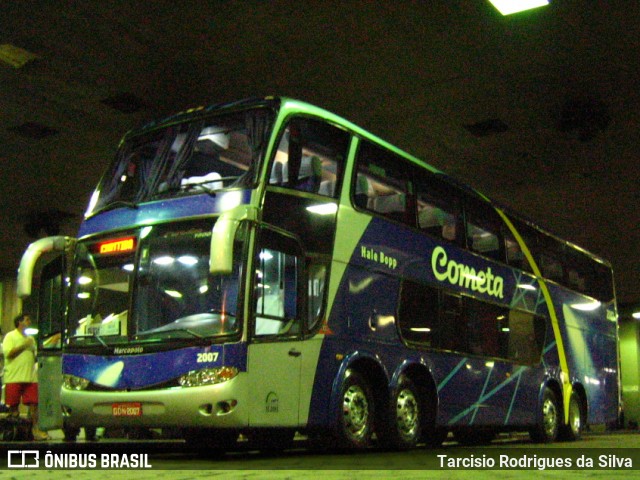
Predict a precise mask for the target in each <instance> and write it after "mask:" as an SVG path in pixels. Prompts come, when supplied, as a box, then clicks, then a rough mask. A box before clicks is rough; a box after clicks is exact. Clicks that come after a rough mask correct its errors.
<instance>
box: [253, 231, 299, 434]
mask: <svg viewBox="0 0 640 480" xmlns="http://www.w3.org/2000/svg"><path fill="white" fill-rule="evenodd" d="M259 245H260V246H259V247H258V249H257V252H258V255H257V256H256V259H255V261H254V262H255V263H254V264H255V265H256V268H255V277H254V282H255V283H254V289H253V290H254V297H253V299H252V305H253V307H252V316H251V317H252V319H251V320H252V321H251V322H250V335H249V336H250V344H249V349H248V366H247V369H248V375H249V379H250V387H249V390H250V392H251V394H250V398H249V404H250V408H249V424H250V425H251V426H254V427H255V426H277V427H285V426H296V425H298V413H299V403H300V373H301V365H302V364H303V361H304V353H305V352H304V347H305V345H304V343H303V342H302V336H301V334H302V323H303V322H302V318H303V312H304V311H305V309H304V298H305V292H304V288H303V284H304V283H303V275H304V257H303V255H302V248H301V247H300V245H299V244H298V242H297V241H295V240H294V239H292V238H290V237H286V236H283V235H279V234H277V233H275V232H272V231H270V230H267V229H263V230H262V232H261V233H260V235H259Z"/></svg>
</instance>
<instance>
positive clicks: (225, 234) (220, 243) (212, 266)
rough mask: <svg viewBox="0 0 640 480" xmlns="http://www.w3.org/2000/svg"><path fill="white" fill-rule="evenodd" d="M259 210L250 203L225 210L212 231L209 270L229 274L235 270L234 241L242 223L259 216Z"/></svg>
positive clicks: (214, 272) (213, 272) (219, 273)
mask: <svg viewBox="0 0 640 480" xmlns="http://www.w3.org/2000/svg"><path fill="white" fill-rule="evenodd" d="M257 213H258V211H257V209H256V208H255V207H252V206H250V205H239V206H237V207H235V208H233V209H231V210H228V211H226V212H224V213H223V214H222V215H220V217H219V218H218V220H217V221H216V224H215V225H214V227H213V232H211V250H210V257H209V259H210V260H209V272H210V273H211V274H214V275H215V274H218V275H228V274H230V273H231V272H232V271H233V243H234V241H235V238H236V232H237V231H238V227H239V226H240V223H241V222H243V221H245V220H249V221H253V220H256V219H257V218H258V215H257Z"/></svg>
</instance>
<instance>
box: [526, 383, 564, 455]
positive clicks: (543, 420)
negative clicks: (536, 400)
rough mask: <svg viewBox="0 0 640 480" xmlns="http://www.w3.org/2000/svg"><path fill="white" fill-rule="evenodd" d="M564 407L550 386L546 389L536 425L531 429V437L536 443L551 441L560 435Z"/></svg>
mask: <svg viewBox="0 0 640 480" xmlns="http://www.w3.org/2000/svg"><path fill="white" fill-rule="evenodd" d="M561 419H562V408H560V404H559V403H558V398H557V397H556V394H555V393H554V392H553V390H551V389H550V388H549V387H546V388H545V389H544V392H543V394H542V402H540V405H539V408H538V418H537V422H536V425H535V426H534V427H533V428H532V429H531V430H530V432H529V434H530V436H531V439H532V440H533V441H534V442H536V443H551V442H553V441H555V440H556V438H557V437H558V431H559V430H560V424H561V423H562V421H561Z"/></svg>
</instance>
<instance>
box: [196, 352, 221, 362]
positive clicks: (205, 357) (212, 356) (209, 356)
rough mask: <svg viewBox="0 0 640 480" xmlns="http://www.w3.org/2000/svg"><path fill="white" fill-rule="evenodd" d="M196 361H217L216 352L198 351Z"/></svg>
mask: <svg viewBox="0 0 640 480" xmlns="http://www.w3.org/2000/svg"><path fill="white" fill-rule="evenodd" d="M196 361H197V362H198V363H211V362H216V361H218V352H202V353H198V358H197V360H196Z"/></svg>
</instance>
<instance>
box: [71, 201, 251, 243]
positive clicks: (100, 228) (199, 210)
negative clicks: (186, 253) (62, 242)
mask: <svg viewBox="0 0 640 480" xmlns="http://www.w3.org/2000/svg"><path fill="white" fill-rule="evenodd" d="M250 199H251V190H229V191H224V192H223V191H221V192H216V194H215V196H213V195H209V194H202V195H191V196H185V197H182V198H171V199H167V200H159V201H155V202H148V203H142V204H140V205H138V206H137V207H136V208H127V207H122V208H116V209H114V210H111V211H107V212H104V213H101V214H100V215H96V216H94V217H89V218H87V219H85V221H84V222H82V225H81V226H80V231H79V233H78V237H80V238H81V237H84V236H87V235H92V234H96V233H104V232H108V231H112V230H119V229H124V228H134V227H136V226H140V225H150V224H154V223H161V222H163V221H172V220H179V219H180V218H189V217H198V216H203V215H215V214H219V213H222V212H223V211H225V210H228V209H230V208H233V207H235V206H237V205H241V204H247V203H249V201H250Z"/></svg>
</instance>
